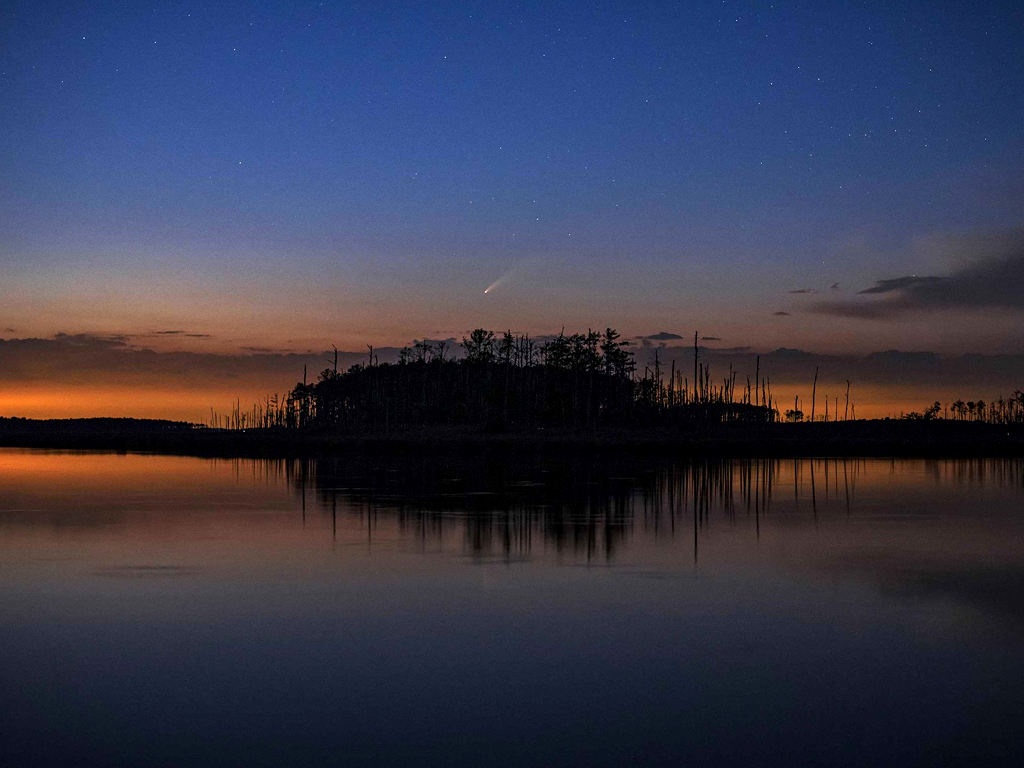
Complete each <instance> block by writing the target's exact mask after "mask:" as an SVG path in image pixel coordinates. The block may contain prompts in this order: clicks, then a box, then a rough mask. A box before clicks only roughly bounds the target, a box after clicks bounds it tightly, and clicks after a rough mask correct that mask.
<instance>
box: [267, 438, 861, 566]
mask: <svg viewBox="0 0 1024 768" xmlns="http://www.w3.org/2000/svg"><path fill="white" fill-rule="evenodd" d="M861 466H862V462H860V461H850V462H847V461H843V460H814V461H812V460H806V461H778V460H770V459H733V460H706V461H694V460H688V461H669V460H665V459H660V458H651V457H650V456H607V455H602V456H600V457H597V456H581V455H577V456H558V455H552V454H550V453H547V454H543V455H541V454H527V453H523V452H519V453H516V452H493V451H492V452H487V451H483V452H477V453H468V452H466V453H449V452H440V453H427V452H407V453H403V452H388V453H366V454H362V455H358V456H355V455H353V456H336V457H327V458H318V459H302V460H294V461H288V462H284V463H283V464H282V465H281V469H282V470H283V473H284V474H285V476H286V477H287V479H288V482H289V484H290V485H291V486H292V487H293V488H294V489H295V491H296V492H297V493H300V494H301V495H302V496H303V499H304V500H305V499H306V498H307V495H308V494H311V496H309V498H310V499H311V500H312V499H315V500H316V502H317V504H318V506H319V508H320V509H321V510H322V511H326V512H327V513H328V514H332V515H333V516H334V524H335V526H336V525H337V515H339V514H340V515H349V516H358V517H359V519H360V521H361V523H362V524H363V525H365V526H366V527H367V532H368V534H372V530H373V527H374V526H375V525H376V524H377V523H378V522H379V521H380V519H381V517H382V516H386V517H387V519H388V520H390V521H393V522H394V523H395V524H396V525H397V526H398V528H399V530H400V531H402V532H403V533H404V534H406V535H412V536H414V537H416V538H418V539H419V540H420V541H421V542H423V543H427V542H429V541H435V542H440V541H443V540H451V538H452V537H456V536H457V537H460V538H461V539H462V542H463V547H464V549H465V550H466V551H467V552H470V553H472V554H474V555H477V556H497V555H501V556H504V557H517V556H525V555H528V554H530V553H531V552H533V551H534V550H535V548H540V549H545V548H549V549H554V550H555V551H556V552H557V553H558V554H560V555H561V554H568V555H571V556H573V557H585V558H586V559H588V560H589V559H592V558H598V559H606V560H611V559H613V558H614V557H615V555H616V553H617V551H618V550H619V549H620V547H621V545H622V544H624V543H625V542H627V541H628V540H629V538H630V537H631V536H632V535H633V534H634V533H639V534H642V535H644V536H650V537H654V538H657V537H660V536H673V537H676V536H688V537H692V538H693V543H694V555H695V556H696V555H697V549H698V547H699V539H700V534H701V531H702V530H703V529H704V528H705V527H706V526H707V525H709V523H710V520H711V517H712V515H713V514H714V515H716V516H717V515H723V516H724V517H725V518H726V519H728V520H732V521H735V520H736V518H737V516H746V517H747V518H749V519H750V521H751V522H752V523H753V525H754V528H755V530H756V531H757V532H758V533H759V532H760V522H761V517H762V516H763V515H765V514H767V513H769V511H770V509H771V505H772V498H773V494H774V493H777V492H778V488H779V486H780V484H784V485H792V492H793V493H794V496H793V498H794V501H795V502H796V503H797V504H798V505H799V504H803V503H806V505H807V510H806V511H807V512H813V513H815V514H817V511H818V506H819V505H820V504H821V503H822V502H827V501H828V500H829V498H830V497H831V498H832V499H833V500H843V499H845V502H846V503H847V504H848V503H849V499H850V495H851V489H852V485H853V482H854V480H855V477H856V475H857V473H858V471H859V468H860V467H861ZM788 490H789V489H787V491H788Z"/></svg>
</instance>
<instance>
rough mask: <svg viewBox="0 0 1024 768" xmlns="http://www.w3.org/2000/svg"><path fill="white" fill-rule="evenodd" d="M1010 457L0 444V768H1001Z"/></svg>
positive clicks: (1007, 715)
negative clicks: (225, 451) (691, 765)
mask: <svg viewBox="0 0 1024 768" xmlns="http://www.w3.org/2000/svg"><path fill="white" fill-rule="evenodd" d="M1022 502H1024V462H1020V461H948V462H943V461H896V462H891V461H879V460H866V461H865V460H849V461H842V460H840V461H834V460H828V461H825V460H814V461H812V460H801V461H761V462H748V461H736V462H731V463H728V462H727V463H714V462H708V463H697V464H672V463H670V462H662V461H655V460H651V459H640V458H630V457H628V456H620V457H617V458H614V459H610V458H604V459H600V460H598V459H586V458H571V457H555V458H553V457H540V458H538V457H523V456H518V457H510V456H508V455H486V454H483V455H481V454H475V455H470V456H454V455H436V454H435V455H430V456H421V455H405V456H396V455H375V456H362V457H356V458H344V459H332V460H321V461H302V462H299V461H291V462H273V461H248V460H238V461H223V460H221V461H216V460H209V459H196V458H181V457H162V456H132V455H128V456H125V455H104V454H55V453H42V452H28V451H12V450H4V451H0V610H2V616H3V622H2V625H0V765H5V766H6V765H40V764H42V765H45V764H53V765H60V764H62V765H104V766H112V765H148V766H159V765H167V766H172V765H173V766H180V765H217V766H229V765H239V766H241V765H245V766H254V765H301V764H309V763H313V762H314V761H316V762H328V763H336V764H344V765H510V766H511V765H516V766H519V765H530V766H550V765H623V764H627V763H636V764H644V765H680V764H683V763H686V762H695V763H699V764H707V763H720V764H738V763H741V764H745V765H801V764H819V765H820V764H828V765H864V764H874V765H901V766H904V765H940V764H941V765H978V764H987V765H999V764H1005V765H1017V764H1021V760H1022V758H1024V748H1022V746H1021V744H1020V741H1019V738H1018V730H1019V723H1020V716H1021V714H1022V712H1024V685H1022V684H1024V504H1022Z"/></svg>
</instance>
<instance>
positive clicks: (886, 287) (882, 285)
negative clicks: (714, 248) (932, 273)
mask: <svg viewBox="0 0 1024 768" xmlns="http://www.w3.org/2000/svg"><path fill="white" fill-rule="evenodd" d="M947 279H948V278H944V277H918V276H917V275H907V276H906V277H897V278H895V279H893V280H879V281H878V282H877V283H875V284H874V285H873V286H872V287H870V288H865V289H864V290H863V291H857V294H858V295H859V296H862V295H864V294H869V293H892V292H893V291H902V290H906V289H908V288H914V287H916V286H923V285H931V284H932V283H935V282H938V281H940V280H947Z"/></svg>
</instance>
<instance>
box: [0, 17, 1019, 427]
mask: <svg viewBox="0 0 1024 768" xmlns="http://www.w3.org/2000/svg"><path fill="white" fill-rule="evenodd" d="M1022 29H1024V10H1022V9H1021V8H1020V7H1019V6H1018V4H1015V3H993V2H978V3H970V4H965V3H952V2H904V3H897V2H857V3H853V2H851V3H841V4H840V3H827V4H826V3H813V2H795V3H786V2H780V3H755V2H706V3H701V2H692V3H681V2H656V1H651V2H643V3H638V2H631V3H626V2H607V3H605V2H586V3H584V2H558V0H549V1H548V2H518V3H506V2H450V3H413V2H386V1H385V0H376V1H375V2H366V3H358V2H356V3H330V2H324V3H320V2H309V3H302V2H281V3H274V2H255V3H248V2H232V3H205V4H203V3H189V2H177V3H162V4H156V5H153V4H144V3H135V2H118V3H106V2H98V1H93V2H79V3H75V2H45V1H40V0H35V1H34V2H17V1H14V2H12V1H10V0H9V1H8V2H6V3H3V4H2V6H0V200H2V201H3V204H2V205H0V338H3V339H8V340H19V339H42V340H50V341H56V342H58V345H59V343H61V342H60V340H62V339H63V343H64V345H65V346H66V345H67V340H68V338H79V337H81V338H84V337H85V336H87V337H88V338H90V339H100V340H103V339H106V340H109V339H118V340H122V341H124V342H125V343H124V344H123V345H122V346H123V351H135V350H139V349H143V350H154V351H155V353H157V354H175V353H181V352H189V353H194V354H197V355H200V356H202V359H203V360H206V359H208V358H209V359H213V358H216V357H217V356H222V357H226V358H232V359H233V358H234V357H238V356H245V355H247V354H249V355H251V354H264V355H265V354H268V353H280V354H282V355H288V354H299V355H304V354H309V355H318V354H320V351H322V350H324V349H329V348H330V345H331V344H336V345H337V346H338V347H339V348H341V349H343V350H362V349H363V348H364V345H366V344H374V345H376V346H401V345H404V344H407V343H409V342H410V341H411V340H412V339H414V338H423V337H434V338H448V337H454V338H456V339H458V338H460V337H461V336H462V334H464V333H466V332H467V331H468V330H469V329H472V328H475V327H478V326H483V327H490V328H497V329H503V328H511V329H513V330H515V331H520V332H529V333H531V334H534V335H542V334H546V333H557V332H558V331H559V330H560V329H561V328H563V327H565V328H566V329H567V330H570V331H571V330H584V329H586V328H588V327H599V328H603V327H605V326H613V327H616V328H619V329H620V330H622V331H623V334H624V336H627V337H635V336H643V335H650V334H654V333H657V332H667V333H673V334H677V335H680V336H682V337H684V338H688V337H690V336H691V335H692V333H693V332H694V331H699V332H700V333H702V334H704V335H707V336H708V337H710V338H715V339H718V340H720V343H721V345H722V346H724V347H729V348H732V347H741V346H742V347H751V348H753V349H756V350H763V351H765V352H769V351H771V350H774V349H777V348H779V347H786V348H799V349H801V350H806V351H810V352H814V353H818V354H822V355H869V354H870V353H873V352H877V351H883V350H890V349H896V350H900V351H907V352H913V351H927V352H934V353H939V354H943V355H950V356H962V355H964V354H973V353H982V354H986V355H1003V354H1017V353H1021V352H1024V349H1022V344H1021V341H1020V340H1021V338H1022V333H1024V281H1022V280H1019V279H1017V277H1018V275H1020V274H1021V270H1022V269H1024V181H1022V179H1024V173H1022V171H1024V135H1022V134H1024V129H1022V126H1024V78H1022V77H1021V72H1022V71H1024V44H1022V40H1024V36H1022V34H1021V31H1022ZM488 287H491V289H490V290H489V291H488V292H487V293H484V291H485V289H487V288H488ZM57 334H64V336H57ZM83 335H85V336H83ZM118 343H120V342H118ZM132 359H135V358H132ZM197 359H198V358H197ZM222 362H223V361H222ZM222 362H218V363H216V364H213V363H211V366H212V367H211V368H210V370H211V371H213V370H214V369H217V366H219V365H222ZM131 375H134V373H131ZM131 375H128V378H127V379H125V378H124V375H122V377H121V379H119V380H118V381H119V382H120V383H118V382H113V381H111V382H108V383H109V384H110V385H111V386H115V385H123V386H127V385H130V384H131ZM212 375H213V374H212V373H211V376H212ZM241 378H242V379H244V374H242V375H241ZM294 378H295V376H294V375H292V376H290V378H289V379H288V380H286V381H282V383H281V387H280V388H281V389H284V388H286V387H287V386H289V385H290V384H291V383H293V380H294ZM30 379H31V377H29V379H26V381H27V380H30ZM37 380H38V379H37ZM51 383H52V381H51ZM58 383H60V382H58ZM250 385H251V386H252V387H254V388H255V386H256V385H255V384H254V383H252V382H250ZM61 386H63V384H61ZM260 386H263V382H262V381H261V382H260ZM246 392H248V390H246ZM79 396H81V397H82V398H84V399H85V401H86V402H85V404H84V405H83V406H82V407H86V406H87V405H88V402H87V401H88V397H87V394H86V393H85V391H84V390H82V391H80V392H79ZM8 402H11V401H10V400H8ZM218 402H219V401H218ZM4 408H5V406H4V400H3V396H2V394H0V411H2V410H4ZM40 408H41V409H42V410H39V409H37V411H38V412H43V411H45V408H44V407H42V406H40ZM7 410H10V408H7ZM37 411H33V413H36V412H37Z"/></svg>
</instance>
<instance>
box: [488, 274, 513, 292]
mask: <svg viewBox="0 0 1024 768" xmlns="http://www.w3.org/2000/svg"><path fill="white" fill-rule="evenodd" d="M511 274H512V273H511V272H506V273H505V274H504V275H502V276H501V277H499V278H498V279H497V280H495V281H494V282H493V283H491V284H490V285H488V286H487V287H486V288H484V293H490V292H491V291H493V290H494V289H495V288H497V287H498V286H499V285H501V284H502V283H503V282H505V279H506V278H507V277H508V276H509V275H511Z"/></svg>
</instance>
